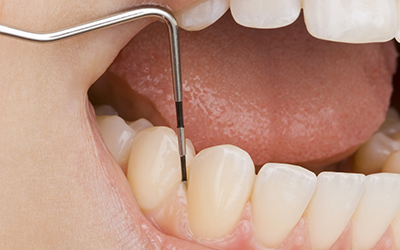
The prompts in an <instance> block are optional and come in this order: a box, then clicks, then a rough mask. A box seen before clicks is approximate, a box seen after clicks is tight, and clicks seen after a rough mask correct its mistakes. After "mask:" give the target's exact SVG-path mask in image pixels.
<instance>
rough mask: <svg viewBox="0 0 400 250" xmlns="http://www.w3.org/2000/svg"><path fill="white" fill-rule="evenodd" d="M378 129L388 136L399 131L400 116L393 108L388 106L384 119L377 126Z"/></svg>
mask: <svg viewBox="0 0 400 250" xmlns="http://www.w3.org/2000/svg"><path fill="white" fill-rule="evenodd" d="M379 131H380V132H382V133H384V134H385V135H387V136H390V137H392V136H393V135H395V134H397V133H399V132H400V117H399V113H398V112H397V110H396V109H395V108H392V107H390V108H389V109H388V111H387V113H386V119H385V121H384V122H383V123H382V125H381V127H380V128H379Z"/></svg>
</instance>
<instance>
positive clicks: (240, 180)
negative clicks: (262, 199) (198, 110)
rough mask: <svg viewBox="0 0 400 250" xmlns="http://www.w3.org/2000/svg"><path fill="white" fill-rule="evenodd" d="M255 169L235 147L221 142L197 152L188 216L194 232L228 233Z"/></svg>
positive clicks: (208, 234)
mask: <svg viewBox="0 0 400 250" xmlns="http://www.w3.org/2000/svg"><path fill="white" fill-rule="evenodd" d="M254 176H255V169H254V164H253V162H252V160H251V158H250V156H249V155H248V154H247V153H246V152H245V151H243V150H241V149H240V148H238V147H235V146H231V145H222V146H216V147H212V148H208V149H205V150H203V151H201V152H200V153H198V154H197V155H196V157H195V158H194V159H193V161H192V163H191V165H190V173H189V179H188V193H187V203H188V218H189V227H190V230H191V231H192V233H193V235H194V236H195V237H197V238H203V239H219V238H222V237H224V236H226V235H227V234H229V232H231V230H233V228H234V226H235V225H236V223H237V222H238V221H239V219H240V217H241V214H242V212H243V210H244V207H245V205H246V203H247V201H248V200H249V198H250V193H251V189H252V186H253V182H254Z"/></svg>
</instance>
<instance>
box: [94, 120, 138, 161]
mask: <svg viewBox="0 0 400 250" xmlns="http://www.w3.org/2000/svg"><path fill="white" fill-rule="evenodd" d="M96 119H97V123H98V125H99V128H100V132H101V134H102V136H103V140H104V142H105V143H106V145H107V148H108V149H109V150H110V152H111V154H112V155H113V156H114V158H115V160H116V161H117V162H118V164H119V165H124V164H126V163H127V162H128V159H129V152H130V150H131V145H132V141H133V138H134V137H135V136H136V132H135V131H134V130H133V129H132V128H130V127H129V126H128V125H127V124H126V123H125V121H124V120H123V119H122V118H121V117H119V116H116V115H114V116H98V117H97V118H96Z"/></svg>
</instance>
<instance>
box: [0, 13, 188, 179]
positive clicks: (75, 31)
mask: <svg viewBox="0 0 400 250" xmlns="http://www.w3.org/2000/svg"><path fill="white" fill-rule="evenodd" d="M144 18H157V19H159V20H160V21H163V22H164V23H165V24H166V25H167V27H168V35H169V45H170V56H171V69H172V81H173V90H174V100H175V109H176V121H177V135H178V146H179V155H180V163H181V175H182V181H183V182H186V181H187V173H186V141H185V128H184V123H183V105H182V102H183V89H182V74H181V60H180V46H179V33H178V22H177V21H176V19H175V17H174V16H173V15H172V14H171V13H170V12H169V11H167V10H164V9H162V8H160V7H157V6H139V7H135V8H132V9H130V10H125V11H121V12H118V13H116V14H112V15H109V16H106V17H103V18H100V19H96V20H93V21H89V22H86V23H83V24H80V25H76V26H73V27H70V28H66V29H62V30H58V31H54V32H49V33H34V32H29V31H24V30H21V29H16V28H12V27H9V26H5V25H1V24H0V35H1V34H2V35H7V36H11V37H15V38H19V39H23V40H29V41H34V42H54V41H57V40H62V39H65V38H69V37H72V36H76V35H80V34H83V33H87V32H90V31H94V30H98V29H103V28H107V27H111V26H115V25H119V24H123V23H128V22H131V21H137V20H140V19H144Z"/></svg>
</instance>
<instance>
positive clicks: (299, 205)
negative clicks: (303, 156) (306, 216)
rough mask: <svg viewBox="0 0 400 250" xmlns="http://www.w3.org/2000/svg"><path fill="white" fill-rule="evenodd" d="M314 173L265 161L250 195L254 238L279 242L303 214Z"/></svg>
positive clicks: (271, 243) (267, 243)
mask: <svg viewBox="0 0 400 250" xmlns="http://www.w3.org/2000/svg"><path fill="white" fill-rule="evenodd" d="M316 182H317V178H316V176H315V174H314V173H312V172H310V171H308V170H306V169H304V168H301V167H298V166H293V165H289V164H277V163H268V164H265V165H264V166H263V167H262V168H261V170H260V172H259V173H258V175H257V177H256V179H255V181H254V187H253V192H252V195H251V204H252V215H253V223H254V228H255V233H256V237H257V239H258V242H260V243H261V244H262V245H263V246H265V247H268V248H275V247H277V246H279V245H280V244H281V243H282V242H283V241H284V240H285V239H286V238H287V237H288V235H289V234H290V232H291V231H292V230H293V228H294V227H295V226H296V224H297V223H298V222H299V220H300V218H301V216H302V215H303V213H304V211H305V209H306V207H307V205H308V203H309V201H310V199H311V197H312V195H313V193H314V189H315V185H316Z"/></svg>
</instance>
